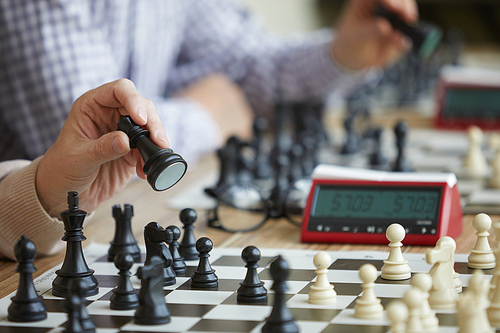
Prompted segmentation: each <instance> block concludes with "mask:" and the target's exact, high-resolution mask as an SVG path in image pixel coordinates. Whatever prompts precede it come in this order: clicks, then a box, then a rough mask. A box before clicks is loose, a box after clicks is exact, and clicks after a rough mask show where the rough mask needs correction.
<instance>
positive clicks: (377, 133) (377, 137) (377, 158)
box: [370, 127, 387, 167]
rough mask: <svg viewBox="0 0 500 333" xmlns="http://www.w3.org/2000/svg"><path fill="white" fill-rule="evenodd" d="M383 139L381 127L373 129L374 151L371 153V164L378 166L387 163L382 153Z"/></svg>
mask: <svg viewBox="0 0 500 333" xmlns="http://www.w3.org/2000/svg"><path fill="white" fill-rule="evenodd" d="M381 139H382V129H381V128H380V127H379V128H376V129H375V130H374V131H373V151H372V154H371V155H370V165H371V166H375V167H377V166H381V165H384V164H386V163H387V159H386V158H385V156H384V154H383V153H382V149H381Z"/></svg>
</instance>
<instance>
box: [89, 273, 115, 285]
mask: <svg viewBox="0 0 500 333" xmlns="http://www.w3.org/2000/svg"><path fill="white" fill-rule="evenodd" d="M117 273H118V272H117ZM94 276H95V278H96V279H97V282H99V287H103V288H114V287H116V286H117V285H118V281H120V276H119V275H118V274H117V275H94Z"/></svg>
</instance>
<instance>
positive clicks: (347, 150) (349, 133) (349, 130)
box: [340, 113, 360, 155]
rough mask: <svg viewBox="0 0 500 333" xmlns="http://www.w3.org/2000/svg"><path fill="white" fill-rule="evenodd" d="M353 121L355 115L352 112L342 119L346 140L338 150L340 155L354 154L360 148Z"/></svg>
mask: <svg viewBox="0 0 500 333" xmlns="http://www.w3.org/2000/svg"><path fill="white" fill-rule="evenodd" d="M354 121H355V115H354V114H352V113H351V114H349V115H348V116H347V117H346V119H345V120H344V128H345V135H346V140H345V142H344V145H343V146H342V150H341V151H340V153H341V154H342V155H350V154H354V153H357V152H358V151H359V150H360V143H359V137H358V134H357V133H356V130H355V128H354Z"/></svg>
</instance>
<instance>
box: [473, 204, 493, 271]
mask: <svg viewBox="0 0 500 333" xmlns="http://www.w3.org/2000/svg"><path fill="white" fill-rule="evenodd" d="M472 223H473V226H474V229H476V230H477V232H476V236H477V241H476V245H475V246H474V249H472V250H471V254H470V255H469V264H468V266H469V268H479V269H490V268H493V267H495V255H494V254H493V251H492V250H491V247H490V243H488V236H489V235H490V234H489V232H488V230H490V228H491V218H490V217H489V216H488V215H486V214H484V213H481V214H477V215H476V216H475V217H474V220H473V221H472Z"/></svg>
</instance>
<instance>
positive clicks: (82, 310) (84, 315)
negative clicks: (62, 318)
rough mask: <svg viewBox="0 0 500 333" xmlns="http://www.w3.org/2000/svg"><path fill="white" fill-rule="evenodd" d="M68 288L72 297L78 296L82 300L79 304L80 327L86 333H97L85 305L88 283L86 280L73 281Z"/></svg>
mask: <svg viewBox="0 0 500 333" xmlns="http://www.w3.org/2000/svg"><path fill="white" fill-rule="evenodd" d="M68 288H69V290H70V293H71V295H72V296H73V295H74V296H77V297H78V298H80V302H79V308H78V311H79V314H78V318H79V321H80V327H81V328H82V332H84V333H93V332H95V325H94V322H93V321H92V318H91V317H90V316H89V314H88V312H87V309H86V307H85V306H86V305H85V296H84V293H85V290H87V283H86V282H85V281H84V280H71V281H70V283H69V285H68Z"/></svg>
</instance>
